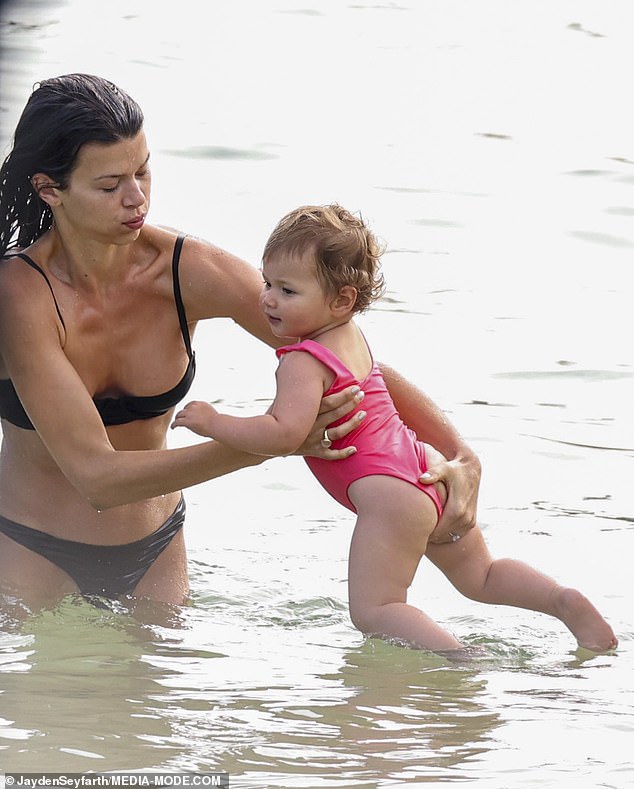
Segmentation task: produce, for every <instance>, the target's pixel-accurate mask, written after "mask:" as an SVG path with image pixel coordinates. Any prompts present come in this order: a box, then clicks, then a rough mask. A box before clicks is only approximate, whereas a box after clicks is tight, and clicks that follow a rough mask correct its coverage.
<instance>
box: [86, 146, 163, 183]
mask: <svg viewBox="0 0 634 789" xmlns="http://www.w3.org/2000/svg"><path fill="white" fill-rule="evenodd" d="M149 161H150V154H149V153H148V155H147V156H146V157H145V161H144V162H143V164H142V165H141V166H140V167H138V168H137V169H138V170H140V169H141V167H145V165H146V164H147V163H148V162H149ZM104 178H121V175H120V174H119V173H112V174H111V175H97V176H95V177H94V178H93V181H101V180H102V179H104Z"/></svg>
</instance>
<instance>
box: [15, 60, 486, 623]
mask: <svg viewBox="0 0 634 789" xmlns="http://www.w3.org/2000/svg"><path fill="white" fill-rule="evenodd" d="M0 183H1V190H2V191H1V195H0V205H1V213H0V254H1V255H2V256H3V259H2V261H1V262H0V356H1V358H0V417H2V431H3V443H2V451H1V453H0V585H1V586H0V591H3V592H4V593H8V594H11V595H12V596H17V597H18V598H19V599H20V600H22V601H24V603H25V604H26V605H27V606H29V607H30V608H34V607H38V606H41V605H46V604H51V603H54V602H55V601H57V600H59V599H60V598H61V597H63V596H64V595H65V594H68V593H76V592H80V593H82V594H85V595H92V594H99V595H105V596H108V597H112V598H117V597H120V596H123V595H134V596H137V597H147V598H151V599H154V600H159V601H165V602H168V603H174V604H180V603H182V602H183V601H184V600H185V598H186V596H187V592H188V582H187V569H186V555H185V545H184V541H183V534H182V528H181V527H182V524H183V520H184V505H183V503H182V496H181V493H180V490H181V489H182V488H186V487H189V486H191V485H196V484H198V483H200V482H203V481H206V480H209V479H212V478H214V477H217V476H220V475H222V474H227V473H229V472H231V471H234V470H236V469H239V468H243V467H245V466H249V465H254V464H257V463H259V462H260V461H261V460H262V458H258V457H256V456H254V455H249V454H246V453H241V452H237V451H234V450H231V449H229V448H227V447H225V446H223V445H221V444H219V443H217V442H213V441H209V442H205V443H203V444H197V445H195V446H191V447H182V448H178V449H166V433H167V429H168V426H169V424H170V419H171V416H172V413H173V408H174V406H175V405H176V404H177V403H178V402H179V401H180V400H181V399H182V398H183V397H184V396H185V395H186V393H187V390H188V389H189V386H190V384H191V381H192V379H193V375H194V369H195V359H194V354H193V351H192V349H191V344H190V334H191V332H193V330H194V327H195V325H196V323H197V321H199V320H203V319H206V318H214V317H230V318H232V319H233V320H235V321H236V322H237V323H238V324H239V325H241V326H242V327H243V328H244V329H246V330H247V331H248V332H250V333H251V334H253V335H254V336H256V337H258V338H259V339H261V340H263V341H264V342H267V343H269V344H271V345H274V344H275V343H276V342H278V341H276V340H275V338H274V337H273V336H272V334H271V332H270V329H269V327H268V325H267V324H266V323H265V320H264V318H263V316H262V315H261V313H260V310H259V309H258V296H259V292H260V290H261V277H260V275H259V273H258V272H257V271H256V270H255V269H254V268H252V267H251V266H249V265H248V264H246V263H244V262H243V261H241V260H239V259H237V258H235V257H234V256H232V255H230V254H228V253H227V252H225V251H223V250H221V249H218V248H217V247H214V246H212V245H211V244H208V243H205V242H202V241H200V240H195V239H192V238H185V239H183V238H182V237H180V236H177V234H176V233H174V232H172V231H170V230H165V229H161V228H158V227H152V226H150V225H148V224H146V217H147V213H148V210H149V201H150V171H149V150H148V147H147V142H146V138H145V135H144V132H143V115H142V112H141V110H140V108H139V107H138V105H137V104H136V103H135V102H134V101H133V100H132V99H130V97H129V96H127V95H126V94H125V93H124V92H123V91H121V90H119V89H118V88H117V87H116V86H115V85H113V84H112V83H110V82H108V81H106V80H104V79H101V78H98V77H94V76H89V75H83V74H71V75H67V76H63V77H58V78H54V79H49V80H45V81H43V82H42V83H40V84H39V86H38V87H36V89H35V91H34V92H33V94H32V95H31V97H30V99H29V101H28V102H27V105H26V107H25V109H24V112H23V114H22V117H21V118H20V121H19V123H18V126H17V128H16V132H15V140H14V146H13V150H12V151H11V153H10V154H9V156H8V157H7V159H6V160H5V162H4V164H3V167H2V171H1V175H0ZM8 250H9V254H7V251H8ZM384 372H385V374H386V379H387V382H388V386H389V388H390V391H391V393H392V395H393V397H394V399H395V401H396V402H397V405H398V407H399V409H400V411H401V414H402V415H403V417H404V419H405V420H406V421H407V422H408V424H410V425H411V427H412V428H413V429H414V430H416V432H417V433H419V434H420V435H421V437H422V438H424V440H426V441H429V442H430V443H432V444H434V445H435V446H437V447H438V448H439V449H440V450H441V451H442V452H443V454H444V455H446V456H447V457H450V458H452V460H451V461H450V462H449V463H447V464H442V465H441V466H439V467H437V468H436V469H434V470H432V474H431V478H430V480H428V481H437V480H443V481H444V482H445V484H446V485H447V487H448V490H449V494H450V495H449V504H448V506H447V509H446V511H445V516H444V518H443V520H442V521H441V523H440V524H439V526H438V529H437V530H436V533H435V535H434V539H435V540H437V541H438V542H444V541H449V540H450V539H451V537H449V531H451V532H453V533H454V534H458V535H459V534H462V533H464V532H465V531H467V530H468V529H469V528H471V527H472V525H473V523H474V517H475V501H476V497H477V488H478V482H479V464H478V461H477V458H475V456H474V455H473V453H471V451H470V450H469V448H468V447H467V446H465V444H464V443H463V442H462V440H461V439H460V437H459V436H458V434H457V433H456V431H455V430H454V429H453V428H452V427H451V426H450V425H448V424H447V423H446V421H445V420H444V417H443V416H442V414H441V413H440V412H439V411H438V409H436V407H435V406H434V404H433V403H431V402H430V401H429V400H428V399H427V398H426V397H424V396H423V395H422V394H421V393H420V392H418V391H417V390H416V389H415V388H414V387H413V386H411V385H410V384H408V383H407V382H406V381H404V380H403V379H401V378H399V377H398V376H397V375H396V374H395V373H393V372H392V371H390V370H387V369H386V370H384ZM357 399H358V398H357V397H356V393H355V392H354V391H351V390H349V391H347V392H345V393H342V394H339V395H336V396H333V397H330V398H327V399H325V400H324V403H323V405H322V409H321V410H322V414H321V416H320V417H319V418H318V419H317V422H316V424H315V428H314V430H313V433H312V435H311V437H310V439H309V440H308V441H307V442H306V444H305V446H304V447H302V452H303V454H310V455H315V456H319V457H323V458H328V459H331V460H333V462H336V460H337V459H340V458H341V457H344V456H345V454H346V451H338V452H335V451H332V450H330V449H328V448H326V446H325V445H322V444H321V441H320V439H322V437H323V436H324V429H325V428H326V427H327V425H328V424H330V423H331V422H333V421H335V420H336V419H338V418H339V417H341V416H342V415H345V414H346V413H348V412H349V411H350V410H351V409H352V408H354V407H355V406H356V404H357ZM356 423H357V422H356V419H354V420H350V421H349V422H348V423H347V424H344V425H342V426H340V427H337V428H334V429H332V430H329V434H330V436H329V437H330V439H336V438H339V437H341V436H342V435H345V434H346V433H347V432H348V431H349V430H351V429H352V428H353V427H354V426H355V424H356ZM325 444H328V442H327V441H326V442H325Z"/></svg>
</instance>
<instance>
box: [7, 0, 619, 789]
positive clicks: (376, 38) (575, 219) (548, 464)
mask: <svg viewBox="0 0 634 789" xmlns="http://www.w3.org/2000/svg"><path fill="white" fill-rule="evenodd" d="M2 14H3V23H2V28H1V30H0V36H1V38H0V42H1V44H2V66H1V69H2V75H1V76H2V106H1V110H2V112H1V114H0V122H1V124H2V146H3V147H4V146H5V145H6V144H7V143H8V138H9V135H10V133H11V131H12V128H13V126H14V124H15V121H16V120H17V117H18V114H19V112H20V110H21V107H22V105H23V103H24V101H25V99H26V97H27V95H28V92H29V90H30V86H31V85H32V83H33V82H35V81H36V80H37V79H38V78H41V77H43V76H48V75H51V74H57V73H63V72H67V71H73V70H84V71H91V72H95V73H99V74H103V75H105V76H109V77H110V78H112V79H113V80H114V81H115V82H117V83H119V84H120V85H121V86H122V87H124V88H125V89H127V90H128V91H129V92H130V93H131V94H132V95H133V96H134V97H135V98H137V99H138V100H139V101H140V103H141V104H142V106H143V108H144V110H145V112H146V116H147V131H148V135H149V140H150V145H151V147H152V158H153V171H154V192H153V199H154V203H153V209H152V218H153V220H154V221H155V222H157V223H164V224H169V225H172V226H177V227H180V228H182V229H184V230H186V231H188V232H190V233H195V234H200V235H202V236H204V237H207V238H210V239H212V240H213V241H214V242H216V243H218V244H219V245H221V246H224V247H226V248H228V249H230V250H231V251H232V252H234V253H236V254H239V255H241V256H242V257H244V258H246V259H249V260H251V261H253V262H255V263H257V261H258V259H259V255H260V251H261V247H262V244H263V241H264V239H265V238H266V236H267V234H268V232H269V231H270V229H271V228H272V226H273V225H274V223H275V222H276V221H277V219H278V218H279V216H280V215H281V214H282V213H283V212H284V211H286V210H288V209H289V208H291V207H293V206H295V205H297V204H300V203H303V202H323V201H330V200H338V201H339V202H341V203H343V204H344V205H346V206H347V207H350V208H352V209H360V210H362V211H363V213H364V215H365V216H366V217H367V218H368V219H369V220H370V222H371V223H372V225H373V226H374V227H375V229H376V230H377V232H378V233H379V234H380V235H382V236H383V237H384V238H385V239H386V241H387V242H388V247H389V250H388V254H386V256H385V261H384V269H385V275H386V278H387V281H388V292H387V294H386V297H385V299H384V300H383V301H382V302H381V304H380V305H379V306H378V307H377V308H376V309H374V310H373V311H372V312H371V313H370V314H369V315H367V316H365V317H364V318H363V328H364V331H365V332H366V333H367V335H368V336H369V338H370V341H371V342H372V344H373V346H374V349H375V353H376V356H377V357H378V358H380V359H385V360H387V361H389V362H390V363H391V364H393V366H395V367H396V368H397V369H399V370H401V371H402V372H404V373H405V374H406V375H407V376H408V377H410V378H411V379H412V380H415V381H416V382H417V383H419V384H420V386H421V387H422V388H424V389H425V390H426V391H427V392H428V393H430V394H431V395H432V396H433V397H434V399H436V400H437V402H439V403H440V404H441V405H442V406H443V408H445V409H446V410H447V412H448V414H449V416H450V418H451V419H452V420H453V421H454V423H455V424H456V425H457V426H458V427H459V428H460V429H461V431H462V432H463V434H464V435H465V437H466V438H467V440H468V441H469V442H470V444H471V445H472V446H473V447H474V448H475V450H476V451H477V452H478V453H479V455H480V457H481V459H482V461H483V465H484V476H483V482H482V492H481V499H480V514H481V521H482V524H483V528H484V530H485V534H486V537H487V540H488V542H489V544H490V546H491V548H492V550H493V552H494V553H495V554H497V555H505V554H508V555H513V556H518V557H521V558H524V559H525V560H527V561H529V562H530V563H533V564H535V565H538V566H539V567H540V568H542V569H543V570H545V571H546V572H548V573H550V574H552V575H554V576H555V577H557V578H558V579H559V580H561V581H562V582H567V583H571V584H574V585H577V586H579V587H580V588H582V589H583V590H584V591H585V592H586V593H587V594H588V595H589V596H590V597H591V598H592V599H593V601H594V602H595V603H596V604H597V606H598V607H599V608H600V609H601V610H602V611H603V612H604V613H605V615H606V616H607V618H608V619H609V620H610V622H611V624H612V625H613V627H614V629H615V630H616V631H617V633H618V635H619V638H620V642H621V643H620V647H619V650H618V652H617V653H616V654H614V655H607V656H594V657H592V656H589V655H587V654H581V653H579V652H575V651H574V648H573V647H574V645H573V642H572V639H571V638H570V637H569V634H568V633H567V632H566V631H565V629H564V628H563V627H562V626H560V625H559V624H558V623H557V622H554V621H551V620H549V619H547V618H545V617H543V616H539V615H537V614H529V613H525V612H521V611H515V610H512V609H504V608H485V607H483V606H478V605H476V604H475V603H470V602H468V601H465V600H463V599H462V598H461V597H460V596H459V595H458V594H457V593H456V592H454V591H453V589H450V588H449V587H448V586H447V584H446V583H445V582H444V580H443V579H442V578H440V577H439V576H438V574H437V573H435V572H434V571H433V569H432V568H430V567H428V566H423V567H422V569H421V571H420V572H419V575H418V576H417V578H416V580H415V583H414V585H413V588H412V592H411V600H412V601H414V602H415V603H417V604H419V605H420V606H421V607H423V608H424V609H425V610H427V611H429V612H430V613H431V614H432V615H433V616H435V617H436V618H438V620H439V621H441V622H442V623H443V624H445V625H446V626H447V627H448V628H450V629H451V630H452V631H453V632H455V633H456V634H457V635H458V636H459V637H460V638H462V639H464V640H465V641H467V642H468V643H471V644H474V645H477V644H481V645H484V646H485V648H486V655H485V656H484V657H482V658H478V659H476V660H474V661H472V662H470V663H468V664H455V663H449V662H448V661H446V660H444V659H441V658H439V657H436V656H433V655H430V654H427V653H423V652H413V651H408V650H403V649H400V648H398V647H395V646H392V645H389V644H384V643H381V642H375V641H364V640H363V639H362V638H361V636H360V635H359V634H358V633H357V632H356V631H355V630H354V629H353V628H352V627H351V625H350V624H349V622H348V618H347V610H346V602H345V600H346V589H345V577H346V551H347V545H348V541H349V537H350V532H351V526H352V520H351V517H350V515H349V514H348V513H347V512H343V511H342V510H341V508H339V507H338V505H336V504H335V503H334V502H332V501H330V500H329V499H328V497H327V496H326V495H325V494H324V493H323V492H322V491H321V490H319V489H318V488H317V487H316V486H315V485H314V484H313V482H312V480H311V478H310V477H309V475H308V473H307V472H306V470H305V468H304V467H303V464H302V463H301V461H299V460H296V459H284V460H277V461H274V462H270V463H268V464H266V465H265V466H263V467H261V468H258V469H250V470H247V471H244V472H240V473H239V474H234V475H232V476H231V477H228V478H226V479H222V480H218V481H215V482H213V483H208V484H206V485H202V486H200V487H198V488H196V489H194V490H191V491H189V492H188V495H187V499H188V503H189V519H188V525H187V534H188V541H189V555H190V569H191V577H192V605H191V606H188V607H186V608H184V609H182V610H179V611H174V610H169V609H164V608H162V607H160V606H158V607H157V606H144V607H142V608H141V609H140V610H137V611H129V610H126V609H125V607H122V608H121V609H115V610H114V611H112V612H109V611H102V610H97V609H94V608H92V607H90V606H89V605H88V604H86V603H84V602H82V601H78V600H75V599H68V600H66V601H64V603H63V604H61V605H60V606H58V607H57V608H56V609H55V610H52V611H47V612H43V613H42V614H39V615H37V616H30V617H28V618H27V620H26V621H25V622H24V623H23V624H21V625H17V624H15V623H13V622H12V621H11V620H10V618H7V620H6V621H5V626H4V630H3V632H2V634H0V669H1V670H2V681H1V682H0V691H1V692H0V767H1V768H2V769H4V770H27V769H28V770H33V771H44V770H46V771H51V772H54V771H71V770H72V771H90V770H94V771H96V770H112V769H121V770H123V769H125V770H144V769H159V768H160V769H165V770H174V771H178V770H211V769H226V770H228V771H229V772H230V773H231V776H232V782H233V783H232V785H233V786H244V787H300V786H301V787H310V788H311V789H312V788H314V789H318V788H319V787H395V786H400V785H406V784H411V785H422V784H431V785H434V784H443V783H451V784H452V785H454V786H463V785H469V784H471V783H474V782H476V781H477V782H478V785H479V786H481V787H483V789H488V788H489V787H490V789H500V788H501V787H504V788H505V789H507V788H508V789H519V787H528V786H537V785H539V786H557V787H568V786H570V787H575V789H578V787H617V788H618V789H621V788H622V787H626V786H629V785H630V784H631V783H632V780H633V779H634V761H633V759H632V756H631V739H632V732H633V731H634V714H633V712H632V708H633V702H634V691H633V684H634V683H633V680H632V677H633V676H634V649H633V640H634V624H633V620H632V614H631V605H630V601H631V596H632V585H631V572H630V557H631V555H632V547H633V540H634V537H633V536H632V519H633V517H634V514H633V508H632V493H631V485H630V479H631V474H632V458H633V457H634V429H633V428H632V420H631V417H630V407H631V402H632V395H633V394H634V391H633V369H632V353H631V320H630V291H631V288H630V287H629V284H630V280H629V270H630V262H631V255H632V248H633V247H634V231H633V228H632V221H633V217H634V202H633V200H632V196H633V188H634V149H633V145H634V144H633V142H632V141H633V140H634V134H633V131H634V129H633V128H632V126H633V124H632V115H631V107H630V104H631V102H629V99H628V95H627V92H626V90H625V86H626V84H627V82H626V80H627V77H628V75H629V74H631V71H632V66H633V65H634V63H633V60H634V56H633V55H632V49H631V24H632V21H633V16H634V14H633V12H632V11H631V8H630V4H628V3H627V2H618V1H616V0H614V1H613V2H608V3H601V4H599V3H591V2H567V1H566V0H563V1H561V2H558V3H542V2H530V3H529V2H522V1H521V0H518V1H517V2H514V3H508V2H501V1H500V2H493V1H490V2H488V1H487V2H478V3H469V2H467V0H460V1H458V0H455V1H453V2H452V1H451V0H447V2H442V3H441V2H422V1H421V2H417V3H412V2H410V3H406V2H403V3H396V2H386V3H374V2H366V1H365V0H359V2H355V3H350V4H348V3H344V2H339V1H338V0H327V1H326V2H320V3H319V4H317V3H313V4H304V3H299V2H295V1H294V0H278V2H274V0H262V2H259V3H255V2H253V3H249V2H246V1H244V0H238V1H237V2H235V1H232V2H228V0H227V2H220V1H219V2H214V3H208V4H200V3H197V2H192V0H183V1H182V2H181V3H179V4H178V7H177V8H176V7H174V6H172V5H170V6H168V5H167V4H163V3H152V2H149V0H140V1H139V2H137V3H135V4H133V5H132V6H131V5H130V4H129V3H124V2H122V1H121V0H113V1H112V2H110V3H107V4H104V3H97V2H91V1H90V2H79V0H67V1H66V2H52V1H51V2H37V1H36V0H30V2H19V3H13V4H11V3H9V4H8V5H7V4H5V5H4V6H3V11H2ZM196 346H197V349H198V359H199V375H198V380H197V383H196V388H195V391H194V392H193V393H192V394H193V396H194V397H202V398H208V399H220V401H221V403H222V404H223V406H224V407H225V408H228V409H231V410H232V411H233V412H235V413H257V412H260V411H262V410H263V409H264V407H265V403H266V402H267V401H268V398H269V397H270V396H271V394H272V392H273V375H272V372H273V359H272V358H271V353H270V351H268V350H267V349H265V348H260V347H258V346H257V344H256V343H255V342H253V341H252V340H250V339H249V338H247V337H243V336H241V333H240V331H239V330H237V329H235V328H233V327H232V326H231V325H230V324H229V323H228V322H223V321H215V322H213V324H212V325H210V326H209V327H203V328H202V329H201V330H200V331H199V334H198V336H197V339H196ZM245 360H246V363H245ZM188 440H190V439H189V437H188V436H186V435H184V434H182V433H181V434H178V435H176V434H173V435H172V436H171V441H172V443H173V444H176V443H177V442H181V443H183V442H185V441H188ZM245 492H246V495H245Z"/></svg>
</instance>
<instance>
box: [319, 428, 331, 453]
mask: <svg viewBox="0 0 634 789" xmlns="http://www.w3.org/2000/svg"><path fill="white" fill-rule="evenodd" d="M321 445H322V447H323V448H324V449H330V447H331V446H332V441H331V440H330V436H329V435H328V431H327V430H324V437H323V438H322V439H321Z"/></svg>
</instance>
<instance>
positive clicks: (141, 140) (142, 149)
mask: <svg viewBox="0 0 634 789" xmlns="http://www.w3.org/2000/svg"><path fill="white" fill-rule="evenodd" d="M149 157H150V154H149V152H148V148H147V141H146V139H145V134H144V133H143V131H140V132H139V133H138V134H137V135H136V137H131V138H129V139H125V140H120V141H119V142H114V143H86V144H85V145H83V146H82V148H81V149H80V151H79V154H78V156H77V161H76V164H75V168H74V169H73V171H72V172H71V175H70V178H69V180H68V186H67V188H66V189H63V190H56V197H57V201H56V204H53V206H52V207H53V211H54V214H55V221H56V223H57V225H58V227H59V229H60V231H62V232H63V230H64V229H66V230H67V231H70V232H73V233H75V234H77V235H80V236H83V237H86V238H90V239H93V240H98V241H102V242H104V243H111V244H112V243H114V244H126V243H129V242H131V241H134V240H135V239H136V238H137V237H138V235H139V232H140V231H141V228H142V227H143V223H144V221H145V216H146V214H147V212H148V210H149V207H150V181H151V179H150V168H149Z"/></svg>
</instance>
